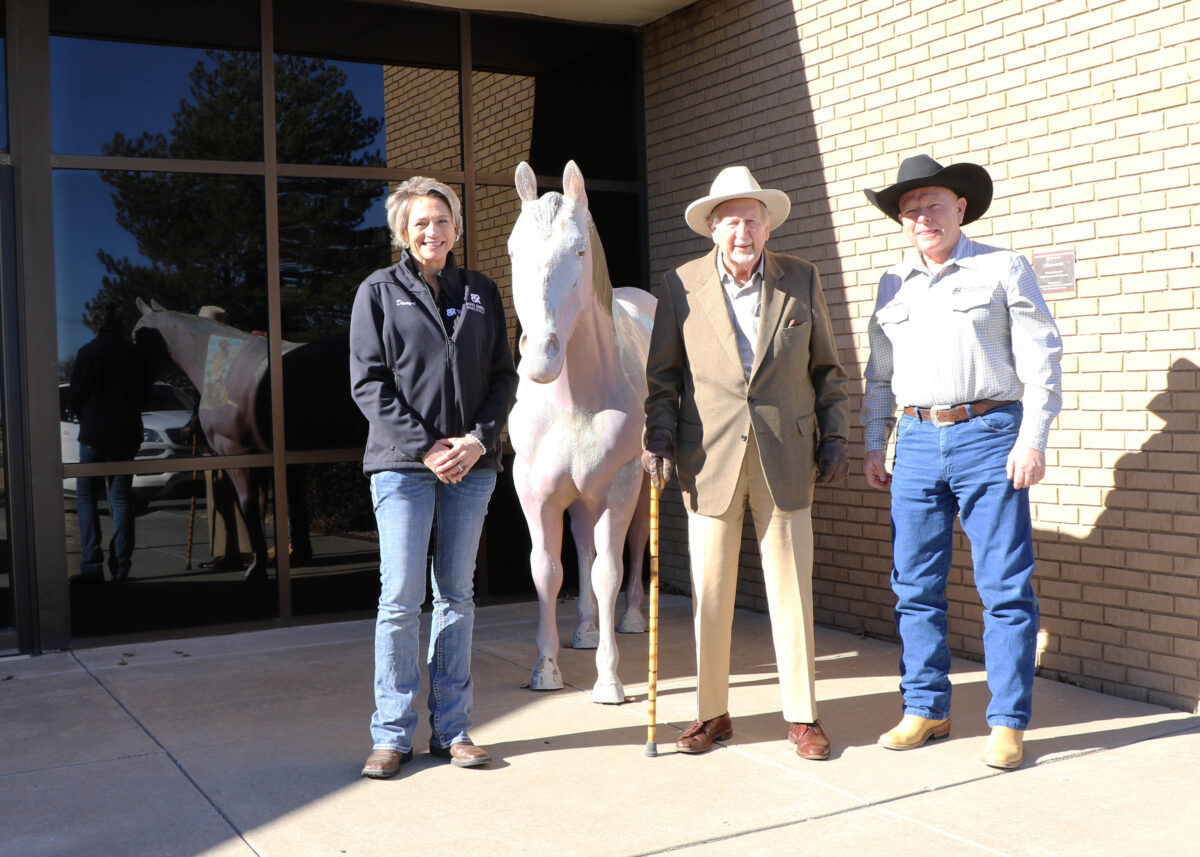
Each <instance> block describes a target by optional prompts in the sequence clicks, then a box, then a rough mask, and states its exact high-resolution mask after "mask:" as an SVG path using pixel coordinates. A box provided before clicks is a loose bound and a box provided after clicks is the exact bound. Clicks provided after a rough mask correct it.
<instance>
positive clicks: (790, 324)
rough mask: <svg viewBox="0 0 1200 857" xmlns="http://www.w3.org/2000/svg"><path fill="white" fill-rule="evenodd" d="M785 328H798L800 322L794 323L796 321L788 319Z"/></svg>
mask: <svg viewBox="0 0 1200 857" xmlns="http://www.w3.org/2000/svg"><path fill="white" fill-rule="evenodd" d="M787 326H788V327H799V326H800V322H798V321H796V319H794V318H789V319H788V323H787Z"/></svg>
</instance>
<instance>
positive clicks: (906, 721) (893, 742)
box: [879, 714, 950, 750]
mask: <svg viewBox="0 0 1200 857" xmlns="http://www.w3.org/2000/svg"><path fill="white" fill-rule="evenodd" d="M949 734H950V718H949V717H947V718H946V719H945V720H929V719H927V718H925V717H918V716H917V715H915V714H905V715H904V717H903V718H902V719H901V720H900V722H899V723H897V724H896V726H895V727H894V728H893V729H892V730H891V731H890V732H884V733H883V734H882V735H880V736H879V746H880V747H887V748H888V749H889V750H913V749H915V748H917V747H920V746H921V745H922V744H924V743H925V742H926V741H934V740H936V739H938V738H945V737H946V736H947V735H949Z"/></svg>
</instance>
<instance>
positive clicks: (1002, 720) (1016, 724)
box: [987, 717, 1029, 732]
mask: <svg viewBox="0 0 1200 857" xmlns="http://www.w3.org/2000/svg"><path fill="white" fill-rule="evenodd" d="M987 725H988V726H990V727H992V728H995V727H997V726H1007V727H1008V728H1009V729H1017V730H1019V731H1021V732H1024V731H1025V730H1026V729H1027V728H1028V727H1029V721H1028V720H1020V719H1018V718H1016V717H989V718H988V719H987Z"/></svg>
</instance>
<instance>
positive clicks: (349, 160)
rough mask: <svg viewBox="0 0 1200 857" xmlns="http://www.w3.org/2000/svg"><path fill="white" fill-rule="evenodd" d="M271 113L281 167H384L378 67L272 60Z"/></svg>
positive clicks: (305, 59) (286, 58)
mask: <svg viewBox="0 0 1200 857" xmlns="http://www.w3.org/2000/svg"><path fill="white" fill-rule="evenodd" d="M275 114H276V121H277V122H278V127H277V145H276V151H277V152H278V155H279V160H280V161H281V162H282V163H288V164H348V165H351V166H366V167H378V166H383V151H382V150H383V146H382V143H383V124H384V122H383V72H382V70H381V68H380V66H378V65H369V64H366V63H352V62H336V61H334V60H323V59H313V58H309V57H295V56H279V57H276V59H275Z"/></svg>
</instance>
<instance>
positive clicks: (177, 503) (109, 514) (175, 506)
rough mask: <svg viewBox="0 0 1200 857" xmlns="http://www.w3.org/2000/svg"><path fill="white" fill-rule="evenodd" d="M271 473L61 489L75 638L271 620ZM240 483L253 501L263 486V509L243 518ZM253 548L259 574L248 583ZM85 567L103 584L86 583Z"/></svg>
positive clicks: (142, 479)
mask: <svg viewBox="0 0 1200 857" xmlns="http://www.w3.org/2000/svg"><path fill="white" fill-rule="evenodd" d="M271 472H272V471H271V468H269V467H267V468H257V469H255V470H253V471H250V470H239V471H234V470H231V471H224V470H220V471H211V472H207V473H206V472H196V471H185V472H182V473H180V472H164V473H161V474H154V475H136V476H132V477H129V476H125V477H121V476H114V477H108V478H105V477H95V478H93V479H91V480H90V483H91V484H89V485H84V484H83V483H84V482H85V481H87V480H84V479H79V480H70V481H71V482H72V483H76V484H74V485H71V486H67V487H66V489H65V491H64V494H65V501H64V502H65V515H66V532H67V544H66V550H67V568H68V571H69V573H70V574H71V575H72V578H71V634H72V636H73V637H75V638H79V637H94V636H100V635H107V634H130V633H137V632H144V631H160V630H166V629H174V628H186V627H196V626H202V625H216V624H224V623H230V622H245V621H252V620H262V619H269V618H273V617H274V616H276V615H277V614H278V610H279V602H278V590H277V587H276V585H275V569H274V567H273V563H271V561H270V560H271V558H272V557H273V554H274V549H273V547H272V545H273V544H274V532H275V510H274V504H273V503H271V502H270V499H269V498H270V497H271V490H270V484H271V478H272V477H271ZM239 485H244V486H245V487H246V488H247V489H249V491H250V493H255V492H256V489H259V488H262V490H263V491H264V495H263V496H266V497H267V498H268V502H267V504H266V507H265V510H262V509H259V510H257V511H256V512H254V513H253V514H245V513H243V510H242V501H240V500H239V488H238V486H239ZM77 489H81V490H77ZM84 495H90V496H91V498H92V500H91V503H90V504H86V505H85V503H84V502H83V500H82V497H83V496H84ZM247 508H248V507H247ZM247 520H249V521H251V522H253V523H254V525H253V526H250V527H248V526H247ZM260 534H261V536H260ZM256 542H257V543H258V544H259V552H260V553H261V558H260V560H259V562H260V564H261V567H262V568H263V576H262V577H261V578H260V579H255V580H247V579H246V574H247V571H248V570H249V569H250V567H251V565H252V563H253V562H254V554H255V548H254V545H255V543H256ZM268 566H270V567H269V568H268ZM89 569H91V570H94V571H95V572H98V574H99V575H100V578H99V580H100V581H101V582H102V585H94V583H92V582H90V581H89V580H87V579H85V578H84V576H83V575H86V574H88V573H89Z"/></svg>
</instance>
